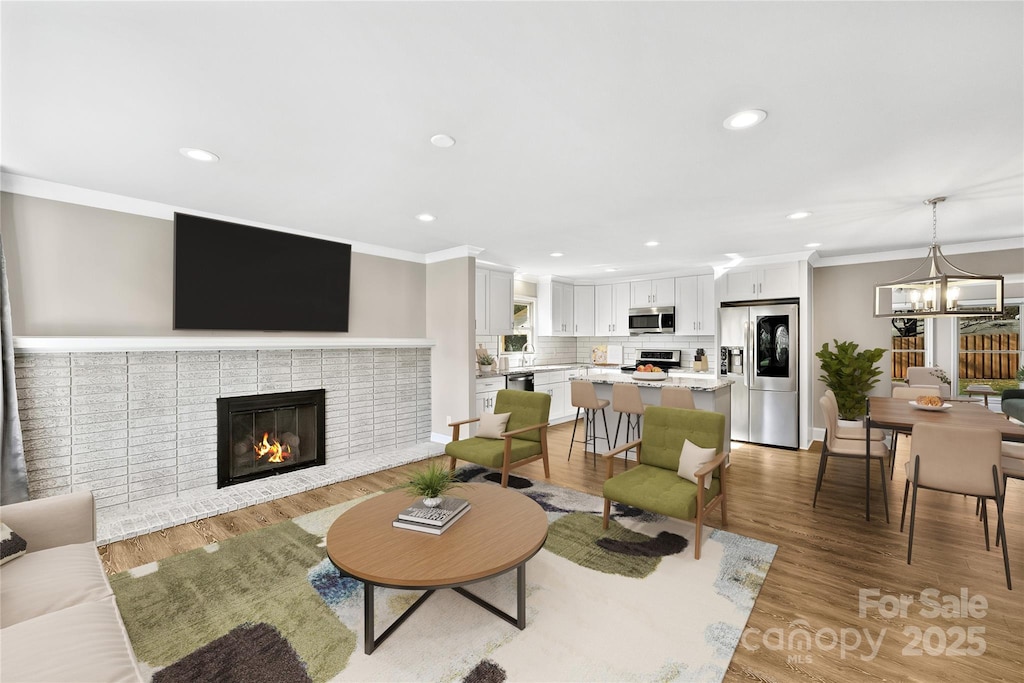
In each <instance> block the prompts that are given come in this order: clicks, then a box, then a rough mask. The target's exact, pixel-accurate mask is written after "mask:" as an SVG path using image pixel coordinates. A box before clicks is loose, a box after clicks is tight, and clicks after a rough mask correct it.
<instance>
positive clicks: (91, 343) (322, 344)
mask: <svg viewBox="0 0 1024 683" xmlns="http://www.w3.org/2000/svg"><path fill="white" fill-rule="evenodd" d="M433 346H434V340H433V339H417V338H409V337H395V338H386V337H385V338H379V337H327V336H321V337H293V336H281V337H230V336H225V337H200V336H196V337H191V336H180V337H15V338H14V350H15V352H20V353H72V352H75V353H104V352H121V351H242V350H251V349H367V348H408V347H419V348H423V347H433Z"/></svg>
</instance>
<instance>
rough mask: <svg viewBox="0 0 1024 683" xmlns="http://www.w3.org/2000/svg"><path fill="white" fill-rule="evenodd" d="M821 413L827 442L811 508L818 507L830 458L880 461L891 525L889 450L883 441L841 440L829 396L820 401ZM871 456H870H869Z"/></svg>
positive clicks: (823, 448)
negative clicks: (887, 478) (886, 472)
mask: <svg viewBox="0 0 1024 683" xmlns="http://www.w3.org/2000/svg"><path fill="white" fill-rule="evenodd" d="M818 403H819V405H820V406H821V412H822V413H823V414H824V415H825V440H824V441H823V442H822V445H821V457H820V459H819V460H818V481H817V483H816V484H815V486H814V500H813V501H812V502H811V507H817V505H818V492H819V491H820V490H821V482H822V480H823V479H824V477H825V467H826V464H827V462H828V459H829V458H852V459H855V460H863V459H864V458H865V457H870V458H871V459H872V460H877V461H878V467H879V468H880V469H881V471H882V499H883V500H884V501H885V521H886V523H887V524H888V523H889V491H888V486H887V484H886V481H885V459H886V458H887V457H888V456H889V449H887V448H886V447H885V443H883V442H882V441H875V440H874V439H872V440H871V441H868V442H865V440H864V439H863V438H861V439H840V438H839V437H838V436H837V432H838V431H839V410H838V409H837V408H836V407H835V406H834V405H833V403H832V401H830V400H829V398H828V397H827V396H822V397H821V399H820V400H819V401H818ZM868 453H869V454H870V456H868V455H867V454H868ZM864 493H865V496H867V494H868V491H867V482H865V491H864Z"/></svg>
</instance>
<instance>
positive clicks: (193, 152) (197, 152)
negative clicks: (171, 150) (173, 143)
mask: <svg viewBox="0 0 1024 683" xmlns="http://www.w3.org/2000/svg"><path fill="white" fill-rule="evenodd" d="M178 151H179V152H181V153H182V154H184V155H185V156H187V157H188V158H189V159H193V160H195V161H206V162H210V163H212V162H214V161H220V157H219V156H217V155H216V154H214V153H213V152H207V151H206V150H205V149H195V148H194V147H182V148H181V149H179V150H178Z"/></svg>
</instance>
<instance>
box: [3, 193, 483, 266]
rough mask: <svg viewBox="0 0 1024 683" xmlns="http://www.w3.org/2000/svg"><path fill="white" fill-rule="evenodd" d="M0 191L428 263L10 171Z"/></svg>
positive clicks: (396, 253)
mask: <svg viewBox="0 0 1024 683" xmlns="http://www.w3.org/2000/svg"><path fill="white" fill-rule="evenodd" d="M0 190H2V191H4V192H9V193H11V194H20V195H24V196H26V197H35V198H37V199H49V200H51V201H55V202H65V203H67V204H78V205H80V206H88V207H92V208H94V209H106V210H107V211H118V212H120V213H128V214H133V215H136V216H146V217H147V218H158V219H160V220H165V221H173V220H174V212H175V211H178V212H181V213H188V214H192V215H193V216H202V217H203V218H213V219H215V220H220V221H228V222H231V223H240V224H242V225H251V226H253V227H257V228H266V229H268V230H277V231H278V232H288V233H291V234H293V235H304V236H306V237H315V238H316V239H322V240H328V241H331V242H343V243H345V244H350V245H351V246H352V251H353V252H355V253H357V254H366V255H367V256H380V257H382V258H390V259H396V260H398V261H411V262H413V263H427V260H426V257H425V256H424V255H423V254H417V253H415V252H411V251H405V250H404V249H392V248H390V247H382V246H379V245H376V244H368V243H366V242H353V241H350V240H343V239H339V238H337V237H331V236H328V235H322V234H319V233H315V232H309V231H308V230H295V229H294V228H287V227H285V226H282V225H274V224H272V223H261V222H259V221H250V220H245V219H240V218H235V217H233V216H225V215H222V214H217V213H210V212H208V211H196V210H195V209H190V208H188V207H183V206H172V205H170V204H162V203H160V202H152V201H149V200H147V199H136V198H135V197H126V196H124V195H120V194H113V193H111V192H101V191H99V190H90V189H88V188H84V187H75V186H74V185H65V184H63V183H55V182H51V181H49V180H40V179H38V178H29V177H27V176H20V175H15V174H13V173H0ZM481 251H482V250H481Z"/></svg>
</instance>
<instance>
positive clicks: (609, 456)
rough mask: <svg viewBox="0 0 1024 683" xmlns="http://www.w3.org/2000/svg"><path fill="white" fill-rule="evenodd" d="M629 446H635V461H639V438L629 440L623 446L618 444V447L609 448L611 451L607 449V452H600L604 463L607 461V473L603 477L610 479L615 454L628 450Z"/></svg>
mask: <svg viewBox="0 0 1024 683" xmlns="http://www.w3.org/2000/svg"><path fill="white" fill-rule="evenodd" d="M631 448H635V449H636V461H637V463H638V464H639V463H640V439H637V440H636V441H630V442H629V443H627V444H625V445H623V446H619V447H618V448H616V449H614V450H611V451H608V452H607V453H602V454H601V457H602V458H604V461H605V462H606V463H608V473H607V474H606V475H605V479H611V478H612V471H613V468H614V467H615V456H616V455H618V454H619V453H625V452H626V451H628V450H629V449H631Z"/></svg>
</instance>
